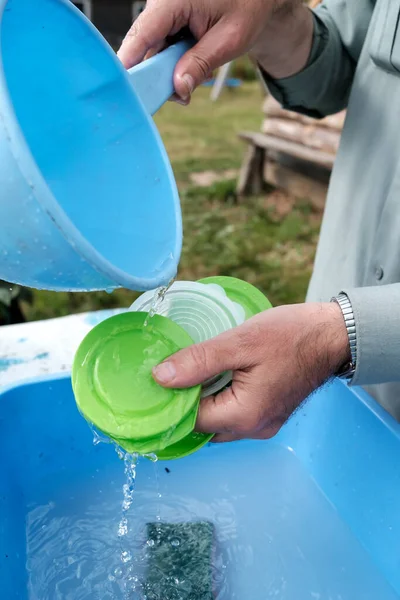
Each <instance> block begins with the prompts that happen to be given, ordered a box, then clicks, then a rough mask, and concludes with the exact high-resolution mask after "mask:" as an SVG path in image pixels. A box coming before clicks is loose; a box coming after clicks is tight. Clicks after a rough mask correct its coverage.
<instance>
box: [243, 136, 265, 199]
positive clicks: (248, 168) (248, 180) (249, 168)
mask: <svg viewBox="0 0 400 600" xmlns="http://www.w3.org/2000/svg"><path fill="white" fill-rule="evenodd" d="M264 156H265V150H264V148H260V147H259V146H255V145H253V144H250V145H249V147H248V148H247V151H246V155H245V158H244V160H243V163H242V166H241V169H240V172H239V178H238V183H237V187H236V194H237V196H238V198H240V197H243V196H248V195H252V194H254V195H257V194H260V193H261V191H262V188H263V166H264Z"/></svg>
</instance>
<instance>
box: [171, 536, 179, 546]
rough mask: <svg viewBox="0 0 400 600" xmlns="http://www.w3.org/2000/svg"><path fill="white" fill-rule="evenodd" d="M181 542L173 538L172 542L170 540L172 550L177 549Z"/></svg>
mask: <svg viewBox="0 0 400 600" xmlns="http://www.w3.org/2000/svg"><path fill="white" fill-rule="evenodd" d="M180 544H181V542H180V540H178V538H174V539H173V540H171V546H173V547H174V548H177V547H178V546H180Z"/></svg>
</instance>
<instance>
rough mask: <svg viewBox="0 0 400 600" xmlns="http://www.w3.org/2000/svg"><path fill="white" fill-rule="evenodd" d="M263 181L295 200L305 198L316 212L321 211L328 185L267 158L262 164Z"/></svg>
mask: <svg viewBox="0 0 400 600" xmlns="http://www.w3.org/2000/svg"><path fill="white" fill-rule="evenodd" d="M264 180H265V182H266V183H269V184H270V185H273V186H275V187H277V188H280V189H284V190H286V191H287V192H289V193H290V194H292V195H293V196H295V197H296V198H307V199H309V200H310V201H311V203H312V205H313V206H314V207H315V208H316V209H317V210H321V211H322V210H323V209H324V206H325V199H326V195H327V192H328V185H327V184H324V183H322V182H320V181H318V180H316V179H313V178H312V177H307V176H305V175H303V174H302V173H298V172H296V171H295V170H293V169H290V168H288V167H286V166H284V165H282V164H280V163H278V162H275V161H273V160H270V159H269V158H268V156H267V157H266V159H265V162H264Z"/></svg>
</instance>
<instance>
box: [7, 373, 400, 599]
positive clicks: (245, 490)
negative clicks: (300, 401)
mask: <svg viewBox="0 0 400 600" xmlns="http://www.w3.org/2000/svg"><path fill="white" fill-rule="evenodd" d="M44 415H45V418H44ZM0 430H1V436H0V445H1V447H2V456H3V457H4V456H7V457H8V461H7V466H6V467H5V466H4V463H3V466H2V477H1V479H0V511H1V526H0V527H1V531H0V534H1V535H0V576H1V581H2V587H3V593H2V598H4V599H5V600H11V599H13V598H19V599H22V600H128V599H129V600H130V599H132V600H133V599H135V600H136V599H139V598H142V597H143V596H142V595H141V592H140V579H141V578H143V577H145V571H146V552H147V549H148V544H146V542H147V541H148V540H147V538H146V524H147V523H149V522H154V521H156V520H159V521H160V522H169V523H178V522H179V523H181V522H188V521H199V520H201V521H208V522H212V523H213V525H214V528H215V551H214V559H213V577H214V588H215V596H216V598H218V599H219V600H244V599H246V600H247V599H248V600H265V599H268V598H276V599H278V600H354V599H355V598H360V599H361V598H362V599H363V600H377V598H379V600H394V599H395V598H398V595H397V594H396V593H395V591H394V590H393V589H392V588H391V586H390V585H389V584H388V583H387V582H386V580H385V578H384V577H383V575H382V574H381V572H380V571H379V569H378V568H377V566H376V565H375V563H374V561H373V560H372V558H371V556H370V554H369V553H368V552H367V550H365V549H364V547H363V546H362V545H361V544H360V543H359V541H358V540H357V538H356V537H355V535H354V534H353V532H352V530H351V529H350V528H349V526H348V525H347V524H346V523H345V522H344V521H343V520H342V518H341V516H340V514H339V513H338V512H337V511H336V509H335V507H334V505H333V504H332V503H331V502H330V501H329V500H328V499H327V498H326V497H325V496H324V494H323V493H322V491H321V490H320V489H319V487H318V485H317V484H316V483H315V481H314V480H313V479H312V477H311V475H310V474H309V473H308V471H307V470H306V469H305V468H304V466H303V464H302V462H301V461H300V460H299V458H298V457H297V456H296V455H295V453H294V452H293V451H292V450H291V449H290V448H289V447H288V446H287V445H285V444H283V443H278V442H274V441H273V442H265V443H263V442H245V443H236V444H234V445H223V446H209V447H206V448H205V449H204V450H202V451H200V452H199V453H198V454H196V455H194V456H192V457H189V458H187V459H183V460H179V461H172V462H168V463H163V462H158V463H155V464H153V463H152V462H151V461H149V460H146V459H142V460H141V461H140V463H139V465H138V468H137V480H136V491H135V494H134V498H133V502H132V506H131V508H130V509H129V519H128V521H129V535H128V536H126V537H125V538H124V540H123V542H121V537H120V536H118V529H119V525H120V522H121V515H122V506H121V504H122V499H123V496H122V487H123V484H124V482H125V475H124V469H123V463H122V462H121V461H120V460H119V459H118V456H117V455H116V453H115V451H114V449H113V448H112V447H111V446H106V445H102V444H101V445H98V446H96V447H95V446H93V444H92V435H91V432H90V431H89V429H88V428H87V425H86V423H85V422H84V420H83V419H82V417H81V416H80V415H79V414H78V412H77V410H76V407H75V403H74V401H73V397H72V392H71V390H70V383H69V380H60V381H55V382H51V383H50V384H46V385H42V386H39V387H38V388H37V389H36V388H34V387H32V388H25V389H24V388H21V389H20V390H17V391H16V392H14V393H13V394H12V396H10V397H9V398H8V397H5V398H3V399H2V403H1V405H0ZM2 462H3V461H2ZM123 552H125V553H126V552H127V554H125V555H123V557H124V558H125V559H126V560H122V559H121V558H122V556H121V553H123ZM129 577H130V579H131V580H130V581H128V579H129ZM185 594H186V595H185ZM180 598H181V599H182V600H186V599H188V600H189V599H190V600H197V598H196V597H195V596H190V595H187V593H186V592H185V590H183V591H180V588H179V583H178V584H177V585H176V586H175V591H174V593H171V596H170V599H169V598H167V597H166V596H163V598H162V600H178V599H180ZM160 600H161V598H160Z"/></svg>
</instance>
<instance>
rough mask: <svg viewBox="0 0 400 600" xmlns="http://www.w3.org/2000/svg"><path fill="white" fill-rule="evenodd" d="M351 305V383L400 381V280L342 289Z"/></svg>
mask: <svg viewBox="0 0 400 600" xmlns="http://www.w3.org/2000/svg"><path fill="white" fill-rule="evenodd" d="M343 292H344V293H345V294H347V296H348V298H349V299H350V302H351V303H352V306H353V312H354V319H355V325H356V335H357V365H356V372H355V374H354V377H353V379H352V381H351V384H352V385H370V384H377V383H386V382H388V381H400V336H399V332H400V310H399V307H400V283H393V284H389V285H382V286H374V287H364V288H353V289H344V290H343Z"/></svg>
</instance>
